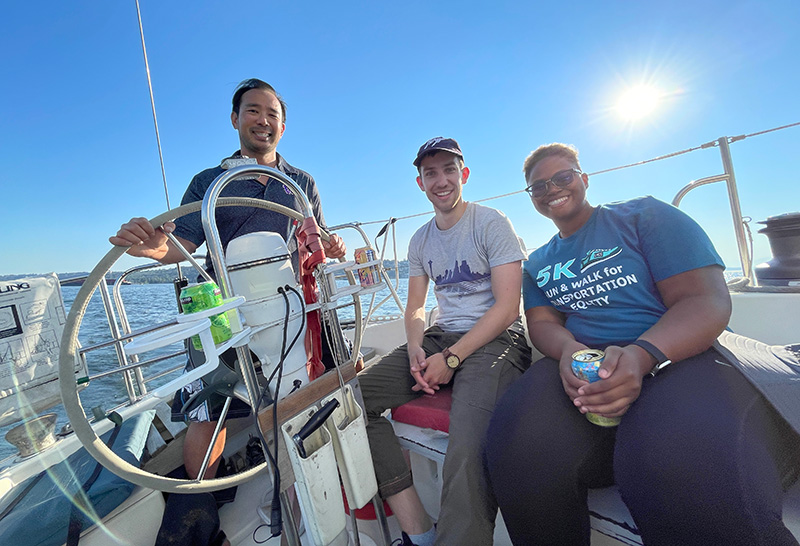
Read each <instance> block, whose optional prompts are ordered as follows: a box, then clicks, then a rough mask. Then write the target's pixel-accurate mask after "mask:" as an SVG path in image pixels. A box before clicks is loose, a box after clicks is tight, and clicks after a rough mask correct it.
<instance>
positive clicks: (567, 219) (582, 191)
mask: <svg viewBox="0 0 800 546" xmlns="http://www.w3.org/2000/svg"><path fill="white" fill-rule="evenodd" d="M577 168H578V165H577V164H576V163H575V162H574V161H571V160H570V159H568V158H566V157H563V156H561V155H550V156H547V157H545V158H543V159H541V160H540V161H539V162H537V163H536V164H535V165H534V167H533V169H532V170H531V171H530V175H529V176H528V186H531V185H533V184H534V183H536V182H539V181H544V180H549V179H550V177H552V176H553V175H554V174H556V173H558V172H560V171H564V170H568V169H577ZM588 187H589V177H588V176H587V175H586V174H585V173H581V174H577V173H573V180H572V183H571V184H568V185H567V186H565V187H563V188H559V187H558V186H557V185H555V184H553V183H548V184H547V192H546V193H545V194H544V195H543V196H541V197H531V201H533V206H534V207H535V208H536V210H538V211H539V212H540V213H541V214H542V215H543V216H546V217H547V218H550V219H551V220H552V221H553V223H554V224H555V225H556V227H557V228H558V230H559V232H560V233H561V236H562V237H569V236H570V235H572V234H573V233H575V232H576V231H578V229H580V228H581V226H583V224H585V223H586V221H587V220H588V219H589V217H590V216H591V215H592V211H593V210H594V209H593V208H592V206H591V205H590V204H589V202H588V201H587V200H586V188H588Z"/></svg>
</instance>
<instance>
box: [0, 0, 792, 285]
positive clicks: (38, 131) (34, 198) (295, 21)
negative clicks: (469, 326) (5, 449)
mask: <svg viewBox="0 0 800 546" xmlns="http://www.w3.org/2000/svg"><path fill="white" fill-rule="evenodd" d="M231 6H236V4H235V3H231V2H221V1H219V2H212V1H197V0H196V1H191V2H189V1H179V0H174V1H167V2H164V1H159V2H156V1H154V0H141V9H142V17H143V24H144V30H145V38H146V42H147V49H148V56H149V60H150V69H151V75H152V79H153V88H154V93H155V100H156V108H157V111H158V120H159V128H160V132H161V138H162V145H163V151H164V161H165V166H166V173H167V181H168V187H169V194H170V198H171V201H172V204H173V206H175V205H177V204H178V203H179V202H180V198H181V196H182V194H183V191H184V189H185V188H186V185H187V184H188V182H189V180H190V179H191V177H192V176H193V175H194V174H195V173H196V172H198V171H200V170H203V169H205V168H207V167H210V166H212V165H215V164H217V163H218V162H219V160H220V159H221V158H223V157H225V156H227V155H229V154H230V153H231V152H233V151H234V150H235V149H236V148H237V147H238V146H237V145H238V140H237V135H236V132H235V131H234V130H233V129H232V127H231V125H230V119H229V114H230V97H231V94H232V92H233V90H234V88H235V86H236V84H237V83H238V82H239V81H240V80H242V79H245V78H248V77H259V78H261V79H264V80H266V81H268V82H270V83H272V84H273V85H274V86H275V87H276V88H277V89H278V90H279V92H280V93H281V94H282V95H283V96H284V98H285V99H286V101H287V102H288V105H289V108H288V115H287V127H286V133H285V135H284V137H283V140H282V141H281V143H280V145H279V151H280V152H281V153H282V154H283V155H284V157H286V159H287V160H288V161H289V162H290V163H292V164H294V165H296V166H298V167H300V168H302V169H304V170H307V171H308V172H310V173H311V174H312V175H313V176H314V177H315V178H316V180H317V183H318V185H319V187H320V191H321V193H322V197H323V206H324V209H325V214H326V216H327V219H328V223H329V224H338V223H344V222H350V221H356V220H360V221H370V220H379V219H385V218H387V217H389V216H395V217H402V216H406V215H410V214H414V213H417V212H423V211H426V210H430V205H429V203H428V202H427V200H426V199H425V197H424V194H423V193H422V192H420V191H419V189H418V188H417V186H416V184H415V182H414V178H415V176H416V171H415V169H414V167H413V166H412V164H411V161H412V160H413V157H414V155H415V153H416V150H417V148H418V147H419V146H420V144H422V143H423V142H424V141H425V140H427V139H428V138H430V137H433V136H438V135H444V136H450V137H454V138H456V139H458V140H459V142H460V143H461V146H462V149H463V150H464V154H465V158H466V162H467V165H468V166H469V167H470V168H471V171H472V174H471V177H470V180H469V183H468V184H467V186H466V187H465V196H466V198H467V199H468V200H477V199H483V198H486V197H490V196H493V195H498V194H502V193H507V192H511V191H515V190H518V189H520V188H522V187H523V184H524V180H523V178H522V175H521V166H522V162H523V160H524V158H525V156H526V155H527V154H528V153H529V152H530V151H531V150H532V149H534V148H536V147H537V146H538V145H540V144H543V143H548V142H553V141H561V142H568V143H572V144H574V145H576V146H577V147H578V148H579V149H580V151H581V162H582V165H583V168H584V170H586V171H587V172H594V171H599V170H602V169H606V168H611V167H615V166H618V165H622V164H626V163H631V162H635V161H639V160H644V159H648V158H650V157H654V156H658V155H662V154H666V153H670V152H674V151H677V150H682V149H685V148H689V147H693V146H697V145H700V144H702V143H704V142H707V141H711V140H714V139H716V138H718V137H720V136H723V135H728V136H733V135H739V134H748V133H753V132H757V131H761V130H764V129H769V128H772V127H776V126H780V125H784V124H788V123H793V122H797V121H800V102H798V100H797V93H798V89H799V88H800V71H799V70H798V66H799V65H798V58H800V32H798V30H800V29H799V28H798V21H800V3H798V2H797V1H796V0H775V1H769V2H755V1H736V0H734V1H724V2H723V1H697V0H694V1H691V2H687V1H683V0H678V1H675V2H669V3H651V2H632V1H597V0H592V1H573V2H563V3H560V4H558V5H556V4H554V3H542V2H505V1H497V2H493V3H486V2H480V3H478V2H468V1H467V2H465V1H460V2H448V1H443V2H423V1H416V0H411V1H405V2H369V3H366V2H363V3H362V2H305V1H301V0H295V1H291V2H289V1H280V2H249V3H246V4H242V5H241V7H240V8H232V7H231ZM0 49H1V50H2V51H3V54H2V57H0V59H1V60H0V71H1V72H2V85H0V99H1V100H0V126H1V127H2V131H0V150H2V158H3V163H4V169H3V174H2V175H0V176H2V184H1V185H2V192H1V193H0V195H1V197H0V229H1V230H2V233H3V234H4V237H3V241H4V244H3V245H2V246H0V274H26V273H43V272H48V271H57V272H67V271H81V270H90V269H92V268H93V267H94V265H95V264H96V263H97V262H98V261H99V259H100V258H101V257H102V256H103V255H104V254H105V253H106V252H107V251H108V249H109V248H110V245H109V243H108V242H107V238H108V236H109V235H111V234H113V233H114V232H115V231H116V230H117V228H118V227H119V225H120V224H121V223H123V222H124V221H126V220H127V219H128V218H130V217H131V216H147V217H152V216H155V215H156V214H159V213H161V212H162V211H163V210H165V209H166V205H165V201H164V194H163V186H162V181H161V173H160V167H159V160H158V153H157V148H156V141H155V137H154V131H153V123H152V117H151V110H150V103H149V94H148V89H147V84H146V77H145V71H144V61H143V58H142V52H141V44H140V39H139V29H138V22H137V18H136V7H135V3H134V2H133V0H126V1H122V0H106V1H89V0H86V1H82V2H62V1H35V0H32V1H30V2H25V3H19V2H14V3H9V4H8V5H6V6H5V7H4V10H3V20H2V23H0ZM643 82H646V83H649V84H651V85H652V86H654V87H656V88H658V89H660V90H661V92H662V93H663V94H664V98H663V100H662V101H661V103H660V104H659V106H658V107H657V109H656V110H655V111H654V112H653V113H652V114H651V115H650V116H648V117H646V118H643V119H641V120H638V121H637V122H635V123H631V122H626V121H624V120H623V119H622V118H621V117H620V116H618V115H617V114H616V112H614V111H613V106H614V105H615V104H616V102H617V100H618V98H619V96H620V95H621V94H622V93H623V91H624V90H625V89H626V88H627V87H629V86H631V85H634V84H637V83H643ZM798 144H800V127H796V128H792V129H787V130H784V131H779V132H776V133H771V134H768V135H764V136H760V137H753V138H750V139H747V140H745V141H743V142H738V143H735V144H733V145H732V151H733V162H734V166H735V169H736V174H737V177H738V179H739V193H740V197H741V199H742V208H743V212H744V214H745V215H747V216H751V217H752V218H753V220H754V221H758V220H763V219H765V218H766V217H768V216H772V215H776V214H780V213H784V212H790V211H797V210H800V199H799V197H800V190H798V189H797V185H798V180H797V176H796V174H795V172H794V171H795V170H794V168H793V165H792V164H791V163H790V158H791V157H796V154H797V152H796V150H797V148H798ZM721 170H722V167H721V163H720V159H719V154H718V151H717V150H716V149H710V150H702V151H698V152H694V153H692V154H687V155H683V156H680V157H678V158H675V159H671V160H668V161H661V162H658V163H655V164H652V165H647V166H644V167H639V168H635V169H628V170H625V171H621V172H616V173H610V174H605V175H598V176H597V177H593V178H592V179H591V180H590V189H589V199H590V201H591V202H592V203H593V204H597V203H602V202H607V201H614V200H620V199H626V198H629V197H633V196H636V195H643V194H651V195H654V196H656V197H658V198H661V199H664V200H667V201H669V200H671V199H672V197H673V196H674V195H675V193H676V192H677V191H678V189H679V188H680V187H682V186H683V185H684V184H686V183H688V182H689V181H690V180H692V179H697V178H701V177H705V176H710V175H714V174H718V173H719V172H721ZM489 204H490V205H491V206H494V207H496V208H499V209H501V210H503V211H504V212H505V213H506V214H507V215H508V216H509V217H510V218H511V220H512V222H513V223H514V226H515V227H516V229H517V231H518V232H519V234H520V235H521V236H522V237H523V239H524V240H525V242H526V244H527V246H528V247H529V248H534V247H536V246H539V245H540V244H542V243H544V242H545V241H546V240H547V239H548V238H549V237H550V236H552V234H553V233H554V232H555V230H554V228H553V226H552V224H551V223H550V221H549V220H546V219H544V218H542V217H540V216H539V215H538V213H536V212H535V210H534V209H533V207H532V205H531V204H530V201H529V200H528V199H527V197H526V196H525V195H524V194H519V195H515V196H512V197H507V198H504V199H500V200H496V201H492V202H490V203H489ZM683 208H684V210H686V211H687V212H689V213H690V214H692V215H693V216H694V217H695V218H696V219H697V220H698V221H699V222H700V223H701V225H702V226H703V227H704V228H705V229H706V230H707V231H708V232H709V234H710V235H711V237H712V240H713V241H714V243H715V244H716V245H717V248H718V250H719V251H720V253H721V254H722V256H723V258H724V259H725V260H726V262H727V263H728V264H729V265H730V266H734V267H735V266H738V255H737V253H736V247H735V244H734V241H733V235H732V233H733V231H732V224H731V220H730V212H729V207H728V204H727V199H726V197H725V192H724V188H723V187H722V186H720V185H715V186H709V187H705V188H701V189H699V190H697V191H694V192H692V193H690V194H689V196H688V197H687V198H686V199H685V200H684V205H683ZM423 221H424V218H415V219H412V220H406V221H404V222H400V223H399V230H398V247H399V248H400V253H401V255H402V256H405V248H406V246H407V241H408V238H409V237H410V235H411V233H413V231H414V230H415V229H416V228H417V227H418V226H419V225H420V224H421V223H422V222H423ZM758 227H760V226H759V225H758V224H753V231H754V238H755V257H756V263H759V262H762V261H765V260H766V259H769V248H768V244H767V240H766V237H765V236H764V235H761V234H757V233H755V231H756V230H757V229H758ZM367 231H368V233H369V234H370V235H371V236H374V234H375V233H376V231H377V226H369V227H367ZM345 239H346V241H347V242H348V246H350V249H351V250H352V249H353V248H355V247H356V246H360V245H359V243H358V241H357V240H356V239H354V238H353V236H352V235H351V234H345ZM136 263H139V262H138V261H137V260H134V259H132V258H125V259H123V260H121V261H120V262H118V264H117V266H115V268H114V269H121V268H124V267H127V266H130V265H134V264H136Z"/></svg>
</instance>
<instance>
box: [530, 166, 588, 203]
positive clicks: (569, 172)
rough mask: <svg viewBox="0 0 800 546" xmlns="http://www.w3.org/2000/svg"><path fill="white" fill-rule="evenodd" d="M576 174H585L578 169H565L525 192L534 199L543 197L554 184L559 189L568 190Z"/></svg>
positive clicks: (536, 182)
mask: <svg viewBox="0 0 800 546" xmlns="http://www.w3.org/2000/svg"><path fill="white" fill-rule="evenodd" d="M576 174H583V172H581V171H579V170H578V169H564V170H563V171H558V172H557V173H556V174H554V175H553V176H551V177H550V178H549V179H548V180H536V181H535V182H534V183H533V184H531V185H530V186H528V187H527V188H525V191H526V192H528V193H529V194H530V195H531V196H533V197H543V196H544V195H545V194H546V193H547V185H548V184H550V183H552V184H553V185H554V186H557V187H559V188H566V187H567V186H569V185H570V184H572V180H573V179H574V175H576Z"/></svg>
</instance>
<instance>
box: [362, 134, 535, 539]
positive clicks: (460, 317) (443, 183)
mask: <svg viewBox="0 0 800 546" xmlns="http://www.w3.org/2000/svg"><path fill="white" fill-rule="evenodd" d="M414 166H415V167H417V170H418V173H419V176H418V177H417V184H418V186H419V188H420V189H421V190H422V191H423V192H425V195H426V196H427V198H428V200H429V201H430V202H431V203H432V204H433V208H434V218H433V219H432V220H431V221H429V222H428V223H426V224H425V225H423V226H422V227H421V228H420V229H419V230H417V232H416V233H415V234H414V235H413V237H412V238H411V241H410V243H409V249H408V261H409V279H408V301H407V305H406V311H405V327H406V339H407V343H406V344H405V345H403V346H400V347H398V348H397V349H395V350H394V351H392V352H391V353H390V354H388V355H387V356H385V357H384V358H382V359H381V360H380V361H379V362H378V363H377V364H375V365H373V366H370V367H369V368H367V369H366V370H365V371H364V372H362V373H361V374H360V375H359V383H360V385H361V390H362V393H363V396H364V403H365V406H366V413H367V417H368V424H367V433H368V435H369V443H370V449H371V451H372V458H373V461H374V464H375V474H376V476H377V478H378V486H379V492H380V494H381V496H382V497H383V498H384V499H386V501H387V502H388V503H389V506H390V507H391V509H392V511H393V512H394V514H395V515H396V516H397V519H398V522H399V523H400V526H401V527H402V529H403V537H402V539H403V544H404V545H412V544H413V545H417V546H428V545H430V544H434V543H435V544H442V545H454V544H470V545H482V544H487V545H489V544H492V542H493V534H494V522H495V519H496V516H497V503H496V501H495V500H494V496H493V495H492V493H491V491H490V489H489V488H488V486H487V480H486V477H485V475H484V471H483V464H482V457H481V443H482V440H483V437H484V434H485V432H486V428H487V426H488V424H489V419H490V418H491V416H492V411H493V409H494V406H495V402H496V401H497V399H498V398H499V397H500V395H501V394H502V393H503V392H504V391H505V389H506V388H507V387H508V385H510V384H511V382H512V381H514V380H515V379H517V378H518V377H519V376H520V375H521V374H522V372H524V371H525V369H526V368H527V367H528V366H529V365H530V349H529V347H528V345H527V343H526V341H525V336H524V331H523V328H522V322H521V319H520V314H519V301H520V291H521V285H522V268H521V264H522V261H523V260H524V259H525V258H526V253H525V248H524V245H523V244H522V241H521V240H520V239H519V237H517V235H516V233H515V232H514V228H513V227H512V225H511V222H510V221H509V220H508V218H506V216H505V215H503V213H501V212H499V211H497V210H495V209H491V208H489V207H484V206H482V205H478V204H475V203H468V202H466V201H464V200H463V198H462V186H463V185H464V184H466V183H467V179H468V178H469V174H470V172H469V169H468V168H467V167H466V166H465V165H464V155H463V153H462V152H461V147H460V146H459V145H458V143H457V142H456V141H455V140H453V139H451V138H444V137H436V138H432V139H430V140H429V141H427V142H426V143H425V144H423V145H422V146H421V147H420V149H419V151H418V152H417V157H416V159H415V160H414ZM431 280H432V281H433V283H434V292H435V294H436V301H437V304H438V308H439V316H438V317H437V319H436V324H435V325H434V326H431V327H430V328H428V329H427V330H426V329H425V300H426V297H427V293H428V285H429V282H430V281H431ZM445 385H450V386H452V389H453V391H452V400H453V401H452V405H451V409H450V429H449V434H450V437H449V445H448V448H447V455H446V457H445V461H444V468H443V473H442V474H443V476H442V478H443V488H442V502H441V509H440V512H439V520H438V523H437V526H436V527H434V526H433V522H432V521H431V519H430V517H429V516H428V514H427V513H426V512H425V509H424V508H423V506H422V503H421V502H420V499H419V496H418V495H417V492H416V490H415V489H414V486H413V481H412V478H411V472H410V471H409V469H408V465H407V464H406V461H405V458H404V457H403V454H402V452H401V450H400V447H399V445H398V443H397V439H396V438H395V436H394V431H393V429H392V426H391V424H390V423H389V422H388V421H387V420H386V419H385V418H384V417H382V414H383V412H384V411H385V410H387V409H388V408H394V407H397V406H400V405H402V404H404V403H406V402H409V401H410V400H413V399H415V398H417V397H419V396H422V394H423V393H426V394H428V395H432V396H436V393H437V391H438V390H439V389H440V387H443V386H445Z"/></svg>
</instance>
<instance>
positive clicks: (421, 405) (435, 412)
mask: <svg viewBox="0 0 800 546" xmlns="http://www.w3.org/2000/svg"><path fill="white" fill-rule="evenodd" d="M452 395H453V389H452V388H450V387H443V388H442V389H441V390H439V392H437V393H436V394H434V395H430V394H423V395H422V396H420V397H419V398H417V399H415V400H412V401H411V402H406V403H405V404H403V405H402V406H400V407H398V408H394V409H393V410H392V419H393V420H395V421H397V422H400V423H406V424H408V425H415V426H418V427H422V428H432V429H434V430H440V431H442V432H449V431H450V403H451V402H452V399H453V397H452Z"/></svg>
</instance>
